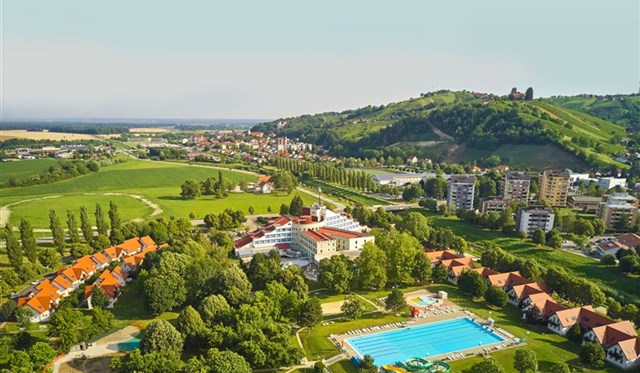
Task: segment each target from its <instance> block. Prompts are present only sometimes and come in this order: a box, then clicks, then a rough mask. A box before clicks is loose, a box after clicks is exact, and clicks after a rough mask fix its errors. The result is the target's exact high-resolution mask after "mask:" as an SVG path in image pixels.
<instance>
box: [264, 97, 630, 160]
mask: <svg viewBox="0 0 640 373" xmlns="http://www.w3.org/2000/svg"><path fill="white" fill-rule="evenodd" d="M285 120H286V125H285V126H284V127H283V128H279V129H278V128H277V127H278V126H277V123H278V121H275V122H270V123H262V124H260V125H258V126H256V127H254V128H255V129H256V130H262V131H267V132H271V131H274V132H276V133H277V134H278V135H280V136H288V137H297V138H300V139H302V140H303V141H306V142H311V143H315V144H318V145H322V146H324V147H325V148H327V149H329V150H330V151H331V152H332V153H333V154H335V155H341V156H358V157H369V158H371V157H373V158H379V157H387V156H393V157H396V156H400V157H403V158H404V157H406V156H408V155H410V154H414V155H417V156H420V157H430V158H434V159H436V160H443V159H449V160H458V159H468V157H465V154H464V153H465V152H474V151H498V149H499V148H500V147H502V146H509V145H528V146H531V145H534V146H535V145H539V146H541V147H543V146H549V145H554V146H557V147H558V148H559V149H561V151H562V152H563V153H564V154H565V156H566V157H568V159H569V161H568V163H569V164H571V163H576V164H579V163H581V162H580V161H579V160H578V159H580V160H581V161H583V162H585V163H586V164H587V165H592V166H612V167H623V165H622V164H620V163H619V162H616V161H614V158H615V157H616V156H618V155H620V154H621V153H624V151H625V147H624V146H623V145H622V143H621V141H622V139H623V138H624V137H625V136H626V126H624V125H621V124H616V123H612V122H609V121H607V120H604V119H601V118H597V117H594V116H591V115H589V114H586V113H584V112H580V111H575V110H571V109H567V108H564V107H561V106H557V105H554V104H552V103H550V102H549V101H548V100H527V101H525V100H510V99H508V98H507V97H499V96H495V95H490V94H479V93H471V92H466V91H463V92H450V91H438V92H435V93H427V94H422V95H421V97H419V98H412V99H409V100H406V101H401V102H397V103H391V104H388V105H382V106H367V107H365V108H361V109H357V110H348V111H344V112H341V113H336V112H331V113H322V114H316V115H303V116H300V117H296V118H287V119H285ZM513 156H514V157H517V156H518V154H517V152H514V153H513ZM570 158H573V161H571V160H570ZM521 161H523V162H524V163H523V164H519V165H521V166H527V164H526V160H521ZM521 163H522V162H521Z"/></svg>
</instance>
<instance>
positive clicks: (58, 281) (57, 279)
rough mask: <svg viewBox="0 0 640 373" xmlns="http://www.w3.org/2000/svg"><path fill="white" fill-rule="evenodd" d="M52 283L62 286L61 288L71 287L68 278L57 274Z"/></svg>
mask: <svg viewBox="0 0 640 373" xmlns="http://www.w3.org/2000/svg"><path fill="white" fill-rule="evenodd" d="M52 282H53V283H55V284H58V285H60V287H62V288H63V289H68V288H70V287H71V285H72V284H71V282H70V281H69V280H67V278H66V277H64V276H61V275H58V276H56V277H55V278H54V279H53V281H52Z"/></svg>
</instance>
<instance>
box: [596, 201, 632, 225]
mask: <svg viewBox="0 0 640 373" xmlns="http://www.w3.org/2000/svg"><path fill="white" fill-rule="evenodd" d="M596 217H597V218H599V219H601V220H602V221H603V222H604V225H605V226H606V227H607V229H608V230H612V231H621V230H626V228H631V227H633V226H634V225H635V224H636V220H637V218H638V206H636V205H633V204H631V203H628V202H624V201H607V202H601V203H600V204H599V205H598V211H597V212H596ZM624 220H627V222H626V223H625V222H624ZM625 227H626V228H625Z"/></svg>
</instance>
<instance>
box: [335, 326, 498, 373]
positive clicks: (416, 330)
mask: <svg viewBox="0 0 640 373" xmlns="http://www.w3.org/2000/svg"><path fill="white" fill-rule="evenodd" d="M502 341H504V339H503V338H502V337H500V336H499V335H497V334H495V333H493V332H491V331H489V330H487V329H485V328H483V327H482V326H481V325H480V324H478V323H476V322H475V321H473V320H471V319H469V318H466V317H461V318H457V319H452V320H445V321H439V322H434V323H429V324H423V325H418V326H411V327H406V328H402V329H396V330H390V331H388V332H380V333H375V334H368V335H363V336H361V337H353V338H347V339H346V342H347V343H349V345H351V347H352V348H353V349H354V350H356V352H357V353H358V354H360V356H364V355H366V354H369V355H371V356H372V357H373V358H374V359H375V363H376V365H378V366H381V365H385V364H393V363H395V362H396V361H405V360H407V359H408V358H410V357H421V358H426V359H428V358H429V357H431V356H436V355H446V354H449V353H452V352H457V351H462V350H467V349H470V348H475V347H478V346H480V345H483V346H486V345H491V344H494V343H499V342H502Z"/></svg>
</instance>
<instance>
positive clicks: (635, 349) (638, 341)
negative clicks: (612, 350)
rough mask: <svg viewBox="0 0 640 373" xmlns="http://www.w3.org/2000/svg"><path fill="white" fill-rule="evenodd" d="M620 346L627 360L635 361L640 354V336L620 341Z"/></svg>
mask: <svg viewBox="0 0 640 373" xmlns="http://www.w3.org/2000/svg"><path fill="white" fill-rule="evenodd" d="M618 346H620V349H621V350H622V353H623V354H624V356H625V357H626V358H627V360H631V361H633V360H635V359H637V358H638V356H640V338H638V337H636V338H629V339H627V340H624V341H619V342H618Z"/></svg>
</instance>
